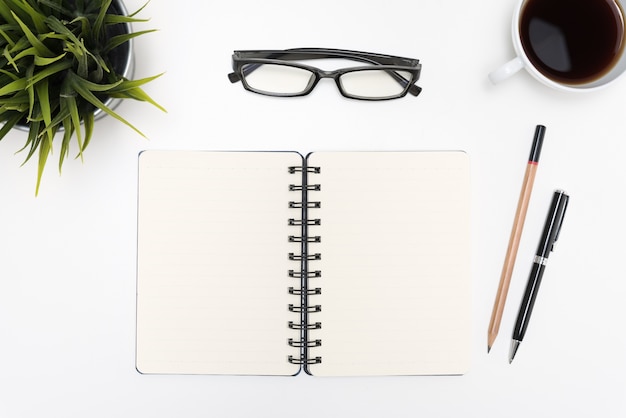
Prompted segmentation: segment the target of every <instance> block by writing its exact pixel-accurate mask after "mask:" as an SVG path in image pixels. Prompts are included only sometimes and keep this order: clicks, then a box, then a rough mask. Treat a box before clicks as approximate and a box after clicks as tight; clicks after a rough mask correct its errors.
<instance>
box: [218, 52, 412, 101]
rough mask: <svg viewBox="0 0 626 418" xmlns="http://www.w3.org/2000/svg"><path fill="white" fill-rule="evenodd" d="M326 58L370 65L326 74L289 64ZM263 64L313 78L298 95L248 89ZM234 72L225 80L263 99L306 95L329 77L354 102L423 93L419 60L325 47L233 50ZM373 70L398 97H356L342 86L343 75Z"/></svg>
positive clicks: (389, 98) (394, 96)
mask: <svg viewBox="0 0 626 418" xmlns="http://www.w3.org/2000/svg"><path fill="white" fill-rule="evenodd" d="M329 58H331V59H332V58H341V59H347V60H352V61H358V62H364V63H367V64H369V65H366V66H357V67H347V68H341V69H337V70H332V71H325V70H322V69H320V68H317V67H313V66H310V65H306V64H301V63H294V62H291V61H302V60H313V59H329ZM263 64H274V65H282V66H287V67H295V68H300V69H303V70H307V71H309V72H311V73H312V74H313V76H314V77H313V79H312V80H311V81H310V82H309V84H308V85H307V86H306V88H305V89H304V90H303V91H301V92H297V93H272V92H267V91H264V90H258V89H255V88H253V87H251V86H250V85H249V84H248V83H247V82H246V75H247V74H249V73H251V72H253V71H254V70H255V69H257V68H259V67H260V66H261V65H263ZM232 65H233V70H234V71H233V72H232V73H230V74H229V75H228V79H229V80H230V82H231V83H236V82H238V81H241V83H242V84H243V87H244V88H245V89H246V90H248V91H251V92H254V93H258V94H263V95H266V96H274V97H298V96H306V95H307V94H309V93H311V91H313V89H314V88H315V86H316V85H317V83H318V82H319V81H320V80H321V79H322V78H332V79H333V80H334V81H335V84H336V85H337V88H338V89H339V92H340V93H341V95H342V96H344V97H347V98H350V99H356V100H368V101H379V100H391V99H398V98H401V97H404V96H406V94H407V93H410V94H412V95H413V96H418V95H419V94H420V92H421V91H422V88H421V87H419V86H417V85H416V84H415V83H416V82H417V80H419V77H420V72H421V69H422V65H421V64H420V62H419V60H418V59H414V58H404V57H398V56H393V55H384V54H377V53H371V52H361V51H350V50H343V49H328V48H294V49H285V50H245V51H244V50H242V51H234V52H233V56H232ZM372 69H377V70H386V71H389V74H390V75H391V76H392V77H393V78H394V79H395V80H396V81H397V82H398V83H399V84H400V85H401V86H402V87H403V89H402V91H401V92H400V93H398V94H395V95H392V96H385V97H363V96H356V95H352V94H350V93H348V92H346V91H345V90H344V89H343V86H342V85H341V81H340V78H341V76H342V75H344V74H347V73H351V72H358V71H371V70H372ZM398 71H402V72H406V73H409V74H410V75H411V77H410V79H409V80H407V79H406V78H405V77H403V76H402V75H400V74H398Z"/></svg>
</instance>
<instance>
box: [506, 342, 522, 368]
mask: <svg viewBox="0 0 626 418" xmlns="http://www.w3.org/2000/svg"><path fill="white" fill-rule="evenodd" d="M519 343H520V342H519V341H517V340H511V351H510V352H509V364H511V363H513V359H514V358H515V353H517V349H518V348H519Z"/></svg>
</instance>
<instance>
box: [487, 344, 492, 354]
mask: <svg viewBox="0 0 626 418" xmlns="http://www.w3.org/2000/svg"><path fill="white" fill-rule="evenodd" d="M490 351H491V346H490V345H488V346H487V354H489V352H490Z"/></svg>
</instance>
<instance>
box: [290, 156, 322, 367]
mask: <svg viewBox="0 0 626 418" xmlns="http://www.w3.org/2000/svg"><path fill="white" fill-rule="evenodd" d="M289 173H291V174H301V175H302V181H301V184H291V185H289V190H290V191H293V192H299V193H300V197H301V198H300V200H296V201H292V202H289V207H290V208H292V209H300V210H301V211H300V218H299V219H295V218H292V219H289V220H288V224H289V226H293V227H296V228H298V229H297V231H298V232H297V234H293V235H290V236H289V242H295V243H300V252H299V253H289V260H291V261H294V262H298V263H299V269H290V270H288V271H287V276H288V277H289V278H292V279H298V286H299V287H295V286H290V287H289V289H288V291H289V294H290V295H294V296H298V297H299V304H289V306H288V307H287V309H288V310H289V311H290V312H293V313H297V314H299V320H298V321H289V323H288V324H287V326H288V327H289V328H290V329H294V330H299V331H300V339H299V340H295V339H293V338H290V339H289V340H288V341H287V344H289V346H291V347H296V348H299V349H300V356H299V357H295V356H289V357H288V361H289V362H290V363H293V364H300V365H309V364H319V363H321V362H322V358H321V357H319V356H317V357H313V356H311V355H310V354H309V349H310V348H315V347H319V346H321V345H322V341H321V340H319V339H315V340H311V339H310V338H309V331H310V330H316V329H320V328H321V327H322V324H321V323H320V322H319V321H312V320H311V318H310V317H309V316H310V315H314V314H315V313H317V312H320V311H321V310H322V307H321V306H320V305H309V296H311V295H319V294H321V293H322V289H321V288H319V287H314V286H310V283H309V280H311V279H315V278H318V277H321V276H322V272H321V271H319V270H314V269H311V268H310V267H309V262H314V261H317V260H321V258H322V256H321V254H319V253H315V252H312V253H309V244H315V243H318V242H321V237H320V236H317V235H314V234H310V233H309V227H315V226H318V225H321V221H320V219H315V218H309V209H318V208H320V207H321V203H320V202H317V201H311V200H309V192H316V191H320V190H321V186H320V185H319V184H309V183H308V175H309V174H318V173H320V168H319V167H307V165H306V164H303V166H302V167H289Z"/></svg>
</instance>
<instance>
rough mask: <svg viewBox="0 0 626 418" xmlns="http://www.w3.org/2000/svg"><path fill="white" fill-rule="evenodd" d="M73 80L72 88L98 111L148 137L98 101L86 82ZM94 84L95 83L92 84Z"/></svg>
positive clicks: (73, 78) (72, 78)
mask: <svg viewBox="0 0 626 418" xmlns="http://www.w3.org/2000/svg"><path fill="white" fill-rule="evenodd" d="M69 79H70V80H71V86H72V87H73V88H74V90H75V91H76V92H77V93H78V94H79V95H80V96H81V97H82V98H83V99H85V100H87V101H88V102H89V103H91V104H92V105H94V106H95V107H97V108H98V109H101V110H102V111H103V112H105V113H106V114H108V115H110V116H112V117H114V118H115V119H117V120H119V121H120V122H122V123H123V124H124V125H126V126H128V127H129V128H131V129H132V130H134V131H135V132H137V133H138V134H139V135H141V136H142V137H144V138H145V137H146V136H145V135H144V134H143V133H142V132H141V131H140V130H139V129H137V128H135V127H134V126H133V125H132V124H131V123H130V122H128V121H127V120H126V119H124V118H123V117H121V116H120V115H118V114H117V113H115V112H114V111H113V110H111V109H110V108H109V107H108V106H106V105H105V104H104V103H102V101H101V100H100V99H98V98H97V97H96V96H95V95H94V94H93V93H92V92H91V91H90V90H89V89H88V88H87V87H86V83H88V82H86V80H82V79H79V78H78V77H77V76H76V75H74V76H73V77H70V78H69ZM92 84H93V83H92Z"/></svg>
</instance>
